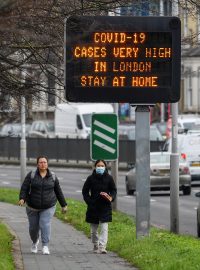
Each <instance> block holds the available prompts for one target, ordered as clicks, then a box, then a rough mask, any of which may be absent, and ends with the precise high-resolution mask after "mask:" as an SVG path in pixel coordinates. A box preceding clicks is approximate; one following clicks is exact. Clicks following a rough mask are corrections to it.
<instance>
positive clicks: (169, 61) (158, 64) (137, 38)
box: [65, 16, 181, 238]
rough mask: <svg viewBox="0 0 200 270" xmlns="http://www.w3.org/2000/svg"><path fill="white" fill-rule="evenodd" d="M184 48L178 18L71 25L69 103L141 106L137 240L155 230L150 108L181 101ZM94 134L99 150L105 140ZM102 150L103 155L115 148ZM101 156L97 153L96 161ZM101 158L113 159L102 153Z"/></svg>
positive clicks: (87, 20) (85, 20)
mask: <svg viewBox="0 0 200 270" xmlns="http://www.w3.org/2000/svg"><path fill="white" fill-rule="evenodd" d="M180 45H181V23H180V19H179V18H177V17H156V16H155V17H131V16H130V17H129V16H71V17H69V18H67V19H66V21H65V90H66V91H65V97H66V99H67V100H68V101H70V102H107V103H129V104H131V106H136V107H137V108H136V176H137V183H136V208H137V209H136V236H137V238H141V237H143V236H148V235H149V227H150V146H149V145H150V140H149V132H150V130H149V125H150V119H149V106H153V105H155V104H156V103H175V102H178V100H179V99H180V59H181V46H180ZM94 117H95V116H94ZM92 121H93V125H95V124H94V121H95V120H92ZM97 121H99V122H101V121H100V120H99V119H98V120H97ZM104 125H106V126H107V124H106V123H104ZM95 129H96V127H95ZM100 132H101V131H100ZM92 133H93V135H92V136H94V138H93V137H92V139H91V143H92V147H94V149H95V148H96V147H97V145H95V142H96V141H99V140H98V139H97V138H95V136H96V134H95V131H94V130H92ZM106 136H108V134H106ZM100 137H101V136H100ZM104 138H107V137H104ZM98 145H99V146H100V145H101V147H99V146H98V147H99V148H101V151H102V149H103V148H104V150H105V149H110V148H112V146H110V145H109V146H108V145H106V146H105V147H104V146H103V143H102V142H101V141H100V142H98ZM102 146H103V147H102ZM93 151H94V155H93ZM98 151H100V149H98ZM98 151H97V149H96V150H92V159H96V158H97V155H96V153H97V152H98ZM107 152H109V151H107ZM107 155H108V153H107ZM109 155H110V153H109ZM98 158H104V159H109V158H108V157H107V158H106V157H103V155H102V153H101V155H100V156H99V155H98ZM176 165H178V164H176ZM177 218H178V217H177Z"/></svg>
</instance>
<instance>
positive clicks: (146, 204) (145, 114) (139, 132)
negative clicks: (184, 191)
mask: <svg viewBox="0 0 200 270" xmlns="http://www.w3.org/2000/svg"><path fill="white" fill-rule="evenodd" d="M149 116H150V109H149V106H137V107H136V132H135V144H136V237H137V238H141V237H143V236H148V235H149V230H150V120H149Z"/></svg>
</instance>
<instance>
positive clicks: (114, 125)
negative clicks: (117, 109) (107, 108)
mask: <svg viewBox="0 0 200 270" xmlns="http://www.w3.org/2000/svg"><path fill="white" fill-rule="evenodd" d="M91 126H92V129H91V138H90V156H91V159H92V160H98V159H104V160H116V159H117V158H118V118H117V115H116V114H114V113H109V114H103V113H99V114H93V115H92V125H91Z"/></svg>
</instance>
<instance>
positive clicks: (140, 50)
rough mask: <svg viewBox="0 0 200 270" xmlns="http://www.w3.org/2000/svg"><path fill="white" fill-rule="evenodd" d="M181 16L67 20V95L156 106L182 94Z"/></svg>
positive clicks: (77, 100)
mask: <svg viewBox="0 0 200 270" xmlns="http://www.w3.org/2000/svg"><path fill="white" fill-rule="evenodd" d="M180 40H181V39H180V20H179V19H178V18H177V17H123V16H118V17H117V16H116V17H111V16H96V17H93V16H81V17H70V18H68V19H67V20H66V29H65V88H66V99H67V100H69V101H75V102H128V103H133V104H134V103H135V104H152V103H157V102H164V103H168V102H177V101H178V100H179V98H180V51H181V50H180Z"/></svg>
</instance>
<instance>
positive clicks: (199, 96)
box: [197, 67, 200, 112]
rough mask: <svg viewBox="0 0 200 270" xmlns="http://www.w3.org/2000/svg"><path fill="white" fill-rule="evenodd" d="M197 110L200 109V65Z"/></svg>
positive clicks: (199, 69) (199, 70) (199, 68)
mask: <svg viewBox="0 0 200 270" xmlns="http://www.w3.org/2000/svg"><path fill="white" fill-rule="evenodd" d="M197 91H198V92H197V111H198V112H199V111H200V67H198V88H197Z"/></svg>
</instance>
